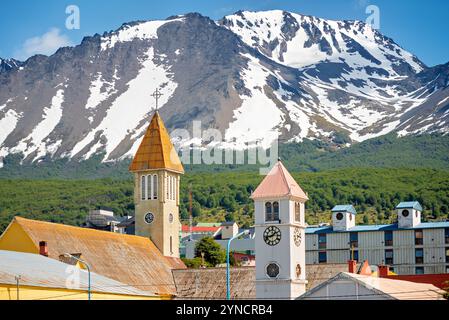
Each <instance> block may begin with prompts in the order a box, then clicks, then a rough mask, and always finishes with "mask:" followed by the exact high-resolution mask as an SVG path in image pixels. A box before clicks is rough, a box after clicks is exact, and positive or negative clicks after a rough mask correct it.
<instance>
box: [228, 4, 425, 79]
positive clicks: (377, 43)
mask: <svg viewBox="0 0 449 320" xmlns="http://www.w3.org/2000/svg"><path fill="white" fill-rule="evenodd" d="M220 23H221V24H222V25H224V26H225V27H227V28H229V29H230V30H232V31H233V32H235V33H236V34H238V35H239V36H240V37H241V38H242V40H243V41H244V42H245V43H246V44H248V45H250V46H253V47H256V48H258V49H259V50H260V51H261V52H262V53H263V54H265V55H267V56H268V57H270V58H271V59H273V60H275V61H276V62H279V63H282V64H285V65H287V66H290V67H295V68H303V67H307V66H310V65H313V64H317V63H320V62H323V61H331V62H339V61H345V62H346V63H348V65H350V66H352V67H356V66H367V67H370V68H374V69H383V70H386V71H388V73H389V74H388V76H403V75H408V72H409V71H412V72H414V73H417V72H420V71H422V70H423V69H424V65H423V64H422V63H421V62H420V61H419V60H418V59H417V58H416V57H415V56H413V55H412V54H410V53H409V52H407V51H405V50H403V49H402V48H401V47H399V46H398V45H397V44H395V43H394V42H393V41H392V40H391V39H389V38H387V37H385V36H383V35H382V34H380V33H379V32H378V31H377V30H374V29H372V28H371V26H369V25H367V24H365V23H363V22H360V21H333V20H324V19H320V18H316V17H313V16H305V15H300V14H296V13H290V12H286V11H281V10H273V11H262V12H251V11H240V12H238V13H236V14H234V15H229V16H226V17H225V18H223V19H222V20H221V21H220Z"/></svg>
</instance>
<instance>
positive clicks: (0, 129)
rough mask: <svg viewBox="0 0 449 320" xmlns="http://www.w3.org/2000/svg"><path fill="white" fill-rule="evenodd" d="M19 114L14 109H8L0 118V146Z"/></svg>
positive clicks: (12, 129)
mask: <svg viewBox="0 0 449 320" xmlns="http://www.w3.org/2000/svg"><path fill="white" fill-rule="evenodd" d="M19 118H20V115H19V114H17V112H15V111H14V110H12V109H10V110H8V111H7V112H6V113H5V115H4V117H3V118H2V119H0V146H2V144H3V142H5V140H6V138H8V136H9V135H10V134H11V133H12V132H13V131H14V129H15V128H16V125H17V122H18V121H19Z"/></svg>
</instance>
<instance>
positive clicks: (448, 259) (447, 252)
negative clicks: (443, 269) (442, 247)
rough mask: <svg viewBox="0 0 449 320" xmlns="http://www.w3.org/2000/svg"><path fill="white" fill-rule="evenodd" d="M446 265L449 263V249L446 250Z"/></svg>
mask: <svg viewBox="0 0 449 320" xmlns="http://www.w3.org/2000/svg"><path fill="white" fill-rule="evenodd" d="M446 263H449V248H446Z"/></svg>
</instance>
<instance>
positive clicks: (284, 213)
mask: <svg viewBox="0 0 449 320" xmlns="http://www.w3.org/2000/svg"><path fill="white" fill-rule="evenodd" d="M251 198H252V199H253V200H254V205H255V249H256V298H257V299H294V298H296V297H298V296H300V295H302V294H303V293H304V292H305V290H306V283H307V281H306V278H305V274H306V272H305V271H306V270H305V268H306V263H305V243H304V239H305V233H304V230H305V220H304V218H305V212H304V209H305V205H304V204H305V202H306V201H307V200H308V198H307V195H306V194H305V193H304V192H303V191H302V190H301V188H300V187H299V185H298V184H297V183H296V182H295V181H294V179H293V178H292V177H291V175H290V174H289V173H288V171H287V169H285V167H284V166H283V165H282V163H281V162H280V161H279V162H278V163H277V164H276V165H275V166H274V167H273V169H272V170H271V171H270V173H269V174H268V175H267V176H266V177H265V179H264V180H263V181H262V182H261V184H260V185H259V186H258V187H257V188H256V190H255V191H254V193H253V194H252V195H251Z"/></svg>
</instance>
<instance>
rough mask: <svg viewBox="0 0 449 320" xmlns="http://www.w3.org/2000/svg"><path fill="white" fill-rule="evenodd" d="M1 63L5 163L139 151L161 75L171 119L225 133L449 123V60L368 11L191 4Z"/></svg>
mask: <svg viewBox="0 0 449 320" xmlns="http://www.w3.org/2000/svg"><path fill="white" fill-rule="evenodd" d="M0 66H4V67H3V69H0V166H1V159H2V158H3V157H5V156H7V155H9V154H13V153H20V154H22V155H23V156H24V161H27V162H29V161H42V160H44V159H52V158H61V157H68V158H71V159H75V160H79V159H87V158H90V157H92V156H94V155H98V154H102V156H103V160H104V161H112V160H118V159H123V158H124V157H129V156H131V155H132V154H133V153H134V152H135V150H136V149H137V147H138V145H139V143H140V140H141V138H142V136H143V134H144V132H145V129H146V127H147V126H148V121H149V119H150V116H151V114H152V112H153V110H154V99H153V98H152V96H151V94H152V93H153V92H154V90H155V89H156V88H157V87H159V88H160V90H161V91H162V93H163V96H162V98H161V100H160V101H159V108H160V113H161V116H162V117H163V118H164V122H165V124H166V125H167V127H168V129H169V130H170V131H171V130H173V129H180V128H184V129H188V130H191V129H192V124H193V121H201V123H202V129H203V130H205V129H207V128H214V129H219V130H220V131H221V133H222V137H223V139H224V141H223V142H222V143H221V145H222V146H224V147H237V148H241V147H242V146H245V144H246V143H253V142H258V143H259V144H260V145H262V146H269V145H270V143H271V142H272V141H274V140H275V139H280V140H281V141H301V140H302V139H305V138H308V139H319V140H325V141H330V142H335V143H339V144H348V143H349V144H350V143H354V142H357V141H362V140H365V139H369V138H371V137H376V136H379V135H383V134H386V133H389V132H392V131H395V132H398V133H399V134H401V135H407V134H414V133H422V132H448V131H449V111H448V108H449V90H448V85H449V64H447V65H441V66H437V67H433V68H428V67H426V66H425V65H424V64H423V63H421V62H420V61H419V60H418V59H417V58H416V57H415V56H413V54H411V53H409V52H407V51H405V50H404V49H402V48H401V47H399V46H398V45H397V44H396V43H395V42H394V41H393V40H391V39H389V38H388V37H385V36H383V35H382V34H381V33H379V32H378V31H377V30H373V29H372V28H371V27H369V26H367V25H366V24H364V23H363V22H357V21H332V20H325V19H320V18H316V17H311V16H305V15H299V14H295V13H290V12H286V11H280V10H275V11H264V12H249V11H241V12H237V13H236V14H233V15H230V16H226V17H224V18H223V19H222V20H220V21H213V20H211V19H210V18H208V17H204V16H202V15H200V14H198V13H189V14H185V15H181V16H173V17H169V18H168V19H166V20H159V21H136V22H131V23H126V24H123V25H122V26H121V27H120V28H119V29H117V30H115V31H112V32H108V33H104V34H103V35H94V36H92V37H86V38H85V39H83V41H82V42H81V44H79V45H78V46H75V47H72V48H63V49H60V50H58V51H57V52H56V53H55V54H54V55H52V56H49V57H47V56H42V55H39V56H34V57H31V58H30V59H28V60H27V61H26V62H23V63H22V62H16V61H13V62H11V61H10V60H3V59H2V60H0ZM6 68H8V70H7V69H6ZM18 69H19V70H20V72H16V71H15V70H18ZM2 70H3V71H2ZM189 142H191V140H189V138H185V139H184V141H180V143H187V144H188V143H189ZM201 143H202V145H203V146H204V145H206V144H207V143H209V141H206V140H205V141H201Z"/></svg>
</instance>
